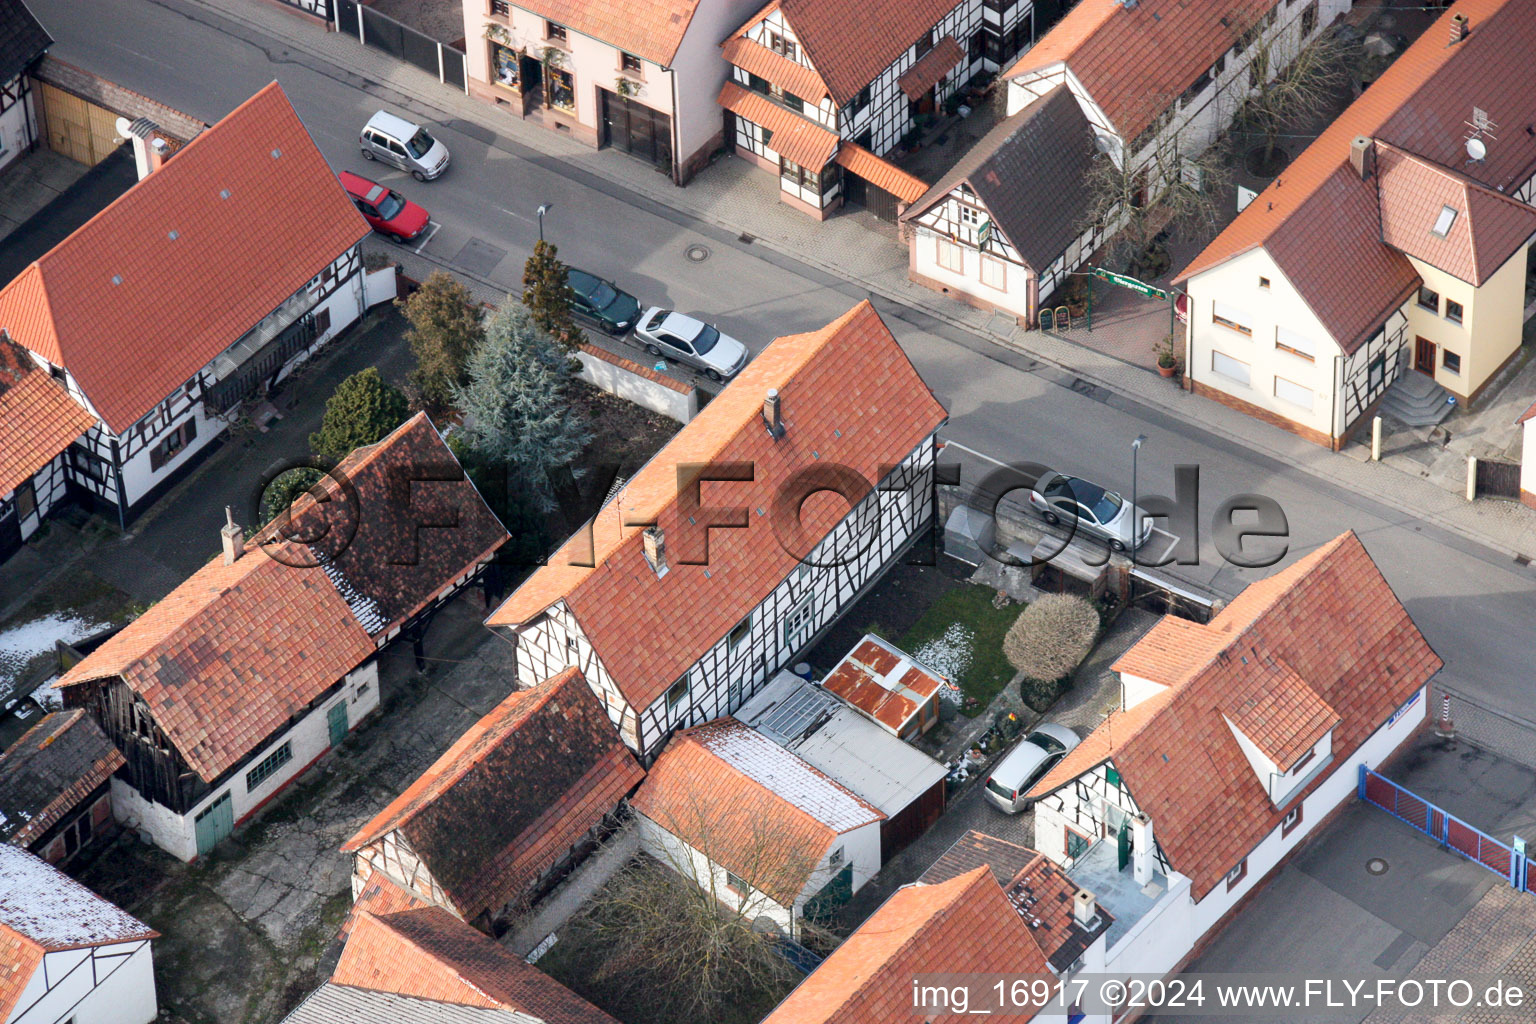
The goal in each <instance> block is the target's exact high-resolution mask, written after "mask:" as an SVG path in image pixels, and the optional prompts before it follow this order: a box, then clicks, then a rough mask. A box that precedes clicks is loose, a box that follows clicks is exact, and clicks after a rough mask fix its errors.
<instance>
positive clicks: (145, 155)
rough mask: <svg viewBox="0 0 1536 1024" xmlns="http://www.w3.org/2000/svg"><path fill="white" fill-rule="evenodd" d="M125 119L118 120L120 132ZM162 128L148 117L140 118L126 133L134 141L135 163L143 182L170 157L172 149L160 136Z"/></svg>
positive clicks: (130, 125)
mask: <svg viewBox="0 0 1536 1024" xmlns="http://www.w3.org/2000/svg"><path fill="white" fill-rule="evenodd" d="M124 120H125V119H124V118H119V119H118V122H117V123H118V126H119V131H121V130H122V127H121V126H122V124H123V121H124ZM159 132H160V126H159V125H158V124H156V123H155V122H153V121H151V120H150V119H149V118H147V117H139V118H135V119H134V120H132V121H130V122H128V130H127V131H126V132H125V133H124V134H126V135H127V136H128V137H129V138H130V139H132V140H133V163H134V167H135V168H136V169H137V170H138V172H139V180H140V181H143V180H144V179H145V178H147V177H149V176H150V175H151V174H153V173H154V172H156V171H158V170H159V169H160V167H161V165H162V164H164V163H165V158H166V157H167V156H169V155H170V147H169V146H167V145H166V142H165V139H163V138H161V137H160V135H159Z"/></svg>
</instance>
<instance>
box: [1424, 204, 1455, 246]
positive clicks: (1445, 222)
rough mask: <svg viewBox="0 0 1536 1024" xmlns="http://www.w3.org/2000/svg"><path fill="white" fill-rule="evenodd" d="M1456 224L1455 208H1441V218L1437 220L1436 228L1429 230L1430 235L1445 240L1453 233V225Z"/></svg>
mask: <svg viewBox="0 0 1536 1024" xmlns="http://www.w3.org/2000/svg"><path fill="white" fill-rule="evenodd" d="M1455 223H1456V210H1455V208H1454V207H1450V206H1442V207H1440V216H1438V217H1436V218H1435V226H1434V227H1432V228H1430V229H1429V232H1430V234H1432V235H1435V236H1436V237H1438V238H1444V237H1445V236H1446V235H1449V234H1450V233H1451V225H1452V224H1455Z"/></svg>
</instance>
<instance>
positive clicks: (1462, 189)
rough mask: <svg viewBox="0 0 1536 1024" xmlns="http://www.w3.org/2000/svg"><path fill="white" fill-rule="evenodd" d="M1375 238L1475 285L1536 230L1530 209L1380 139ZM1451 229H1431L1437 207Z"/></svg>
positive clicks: (1533, 209) (1534, 210) (1535, 214)
mask: <svg viewBox="0 0 1536 1024" xmlns="http://www.w3.org/2000/svg"><path fill="white" fill-rule="evenodd" d="M1376 168H1377V173H1378V174H1379V175H1380V182H1379V184H1378V188H1377V191H1378V193H1379V195H1380V203H1381V239H1382V241H1383V242H1385V243H1386V244H1387V245H1390V246H1392V248H1394V249H1398V250H1401V251H1402V252H1404V253H1406V254H1407V255H1409V256H1412V257H1414V258H1416V259H1420V260H1423V261H1424V262H1425V263H1428V264H1429V265H1430V266H1432V267H1438V268H1439V269H1441V270H1443V271H1445V272H1446V273H1447V274H1450V275H1451V276H1453V277H1456V278H1459V279H1461V280H1463V281H1465V282H1467V283H1468V284H1471V285H1477V286H1480V285H1482V283H1483V282H1484V281H1486V280H1487V279H1488V278H1490V277H1492V276H1493V275H1494V273H1495V272H1497V271H1498V269H1499V268H1500V267H1502V266H1503V265H1504V264H1505V262H1506V261H1508V260H1509V258H1510V257H1511V256H1513V255H1515V253H1517V252H1520V251H1521V249H1522V248H1523V247H1524V246H1525V244H1526V243H1527V242H1529V241H1530V240H1531V237H1532V236H1533V235H1536V207H1533V206H1528V205H1526V204H1525V203H1522V202H1520V201H1519V200H1516V199H1511V198H1509V197H1508V196H1502V195H1500V194H1499V193H1497V192H1495V191H1494V190H1493V189H1491V188H1488V187H1486V186H1484V185H1481V184H1479V183H1478V182H1476V181H1474V180H1472V179H1471V178H1469V177H1467V176H1466V175H1464V174H1462V173H1460V172H1459V171H1454V170H1451V169H1449V168H1445V167H1441V166H1439V165H1437V164H1433V163H1430V162H1429V161H1428V160H1424V159H1422V158H1421V157H1417V156H1414V155H1413V154H1412V153H1409V152H1407V151H1405V150H1401V149H1398V148H1397V147H1396V146H1392V145H1388V144H1387V143H1384V142H1383V143H1378V144H1377V145H1376ZM1446 209H1450V210H1451V211H1453V217H1452V220H1451V223H1450V230H1449V231H1447V232H1446V233H1445V235H1444V236H1443V237H1442V236H1440V235H1436V234H1434V232H1433V230H1432V229H1433V228H1434V227H1435V226H1436V222H1437V220H1438V219H1439V218H1440V217H1441V215H1442V213H1443V211H1444V210H1446Z"/></svg>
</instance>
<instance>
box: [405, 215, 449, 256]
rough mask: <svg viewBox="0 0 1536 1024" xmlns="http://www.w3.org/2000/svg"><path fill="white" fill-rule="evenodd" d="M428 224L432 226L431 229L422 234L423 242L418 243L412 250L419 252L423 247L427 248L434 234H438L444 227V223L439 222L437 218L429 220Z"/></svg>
mask: <svg viewBox="0 0 1536 1024" xmlns="http://www.w3.org/2000/svg"><path fill="white" fill-rule="evenodd" d="M427 226H428V227H429V228H431V230H430V231H428V232H427V233H426V234H425V235H424V236H422V239H421V244H420V245H418V246H417V247H416V248H414V249H412V250H411V251H412V252H414V253H418V254H419V253H420V252H421V250H423V249H425V248H426V247H427V243H428V242H430V241H432V236H433V235H435V234H437V232H438V231H439V230H440V229H441V228H442V225H441V224H439V223H438V222H437V221H435V220H429V221H427Z"/></svg>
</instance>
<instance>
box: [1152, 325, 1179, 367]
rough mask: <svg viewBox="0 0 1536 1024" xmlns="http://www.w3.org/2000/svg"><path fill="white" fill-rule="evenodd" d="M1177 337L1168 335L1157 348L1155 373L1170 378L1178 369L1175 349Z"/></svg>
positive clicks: (1177, 357)
mask: <svg viewBox="0 0 1536 1024" xmlns="http://www.w3.org/2000/svg"><path fill="white" fill-rule="evenodd" d="M1177 338H1178V335H1176V334H1169V335H1168V336H1167V337H1165V338H1164V339H1163V340H1162V341H1161V342H1159V343H1158V346H1157V372H1158V373H1159V374H1160V375H1162V376H1164V377H1172V376H1173V375H1174V373H1175V372H1177V371H1178V368H1179V356H1178V352H1177V350H1176V348H1175V346H1176V344H1177Z"/></svg>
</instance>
